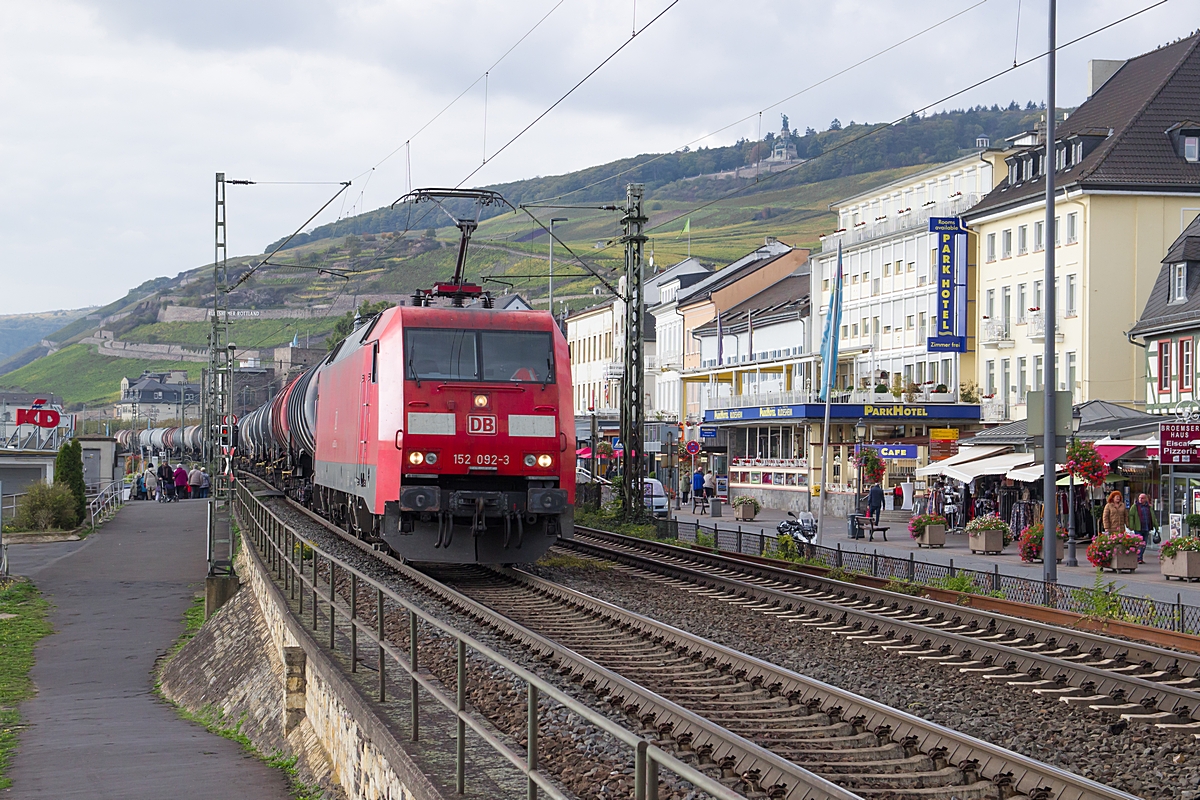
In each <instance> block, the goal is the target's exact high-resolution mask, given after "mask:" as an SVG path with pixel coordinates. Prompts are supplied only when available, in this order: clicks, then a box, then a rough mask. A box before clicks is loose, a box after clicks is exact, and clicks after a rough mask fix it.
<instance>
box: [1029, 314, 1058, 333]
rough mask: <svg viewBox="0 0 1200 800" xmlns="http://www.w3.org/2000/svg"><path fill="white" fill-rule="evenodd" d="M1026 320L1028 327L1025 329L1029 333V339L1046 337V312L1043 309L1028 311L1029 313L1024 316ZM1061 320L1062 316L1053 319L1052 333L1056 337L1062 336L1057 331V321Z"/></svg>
mask: <svg viewBox="0 0 1200 800" xmlns="http://www.w3.org/2000/svg"><path fill="white" fill-rule="evenodd" d="M1026 321H1027V322H1028V323H1029V328H1028V329H1027V331H1028V333H1029V338H1030V339H1034V340H1037V339H1045V338H1046V312H1045V311H1030V312H1029V315H1028V316H1027V317H1026ZM1061 321H1062V317H1061V316H1059V317H1058V318H1057V319H1056V320H1055V323H1054V335H1055V336H1056V337H1061V336H1062V334H1061V333H1059V331H1058V323H1059V322H1061Z"/></svg>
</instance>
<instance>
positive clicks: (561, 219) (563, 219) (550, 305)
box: [546, 217, 567, 316]
mask: <svg viewBox="0 0 1200 800" xmlns="http://www.w3.org/2000/svg"><path fill="white" fill-rule="evenodd" d="M566 221H567V218H566V217H552V218H551V219H550V302H549V303H547V304H546V307H547V308H549V309H550V316H554V223H556V222H566Z"/></svg>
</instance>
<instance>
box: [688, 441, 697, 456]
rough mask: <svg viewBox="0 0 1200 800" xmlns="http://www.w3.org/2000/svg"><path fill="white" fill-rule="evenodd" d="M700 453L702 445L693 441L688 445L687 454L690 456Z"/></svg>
mask: <svg viewBox="0 0 1200 800" xmlns="http://www.w3.org/2000/svg"><path fill="white" fill-rule="evenodd" d="M699 452H700V443H699V442H697V441H691V442H688V443H687V453H688V455H689V456H694V455H697V454H698V453H699Z"/></svg>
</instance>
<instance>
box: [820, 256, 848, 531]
mask: <svg viewBox="0 0 1200 800" xmlns="http://www.w3.org/2000/svg"><path fill="white" fill-rule="evenodd" d="M829 288H830V293H829V313H828V314H826V316H825V330H824V332H823V333H822V335H821V398H822V399H823V400H824V401H825V424H824V425H823V426H822V429H821V484H820V486H821V488H820V494H819V495H818V499H817V540H816V544H817V545H820V544H821V543H822V541H823V540H824V537H825V495H826V494H827V493H828V492H827V489H828V487H829V417H830V411H831V410H832V406H833V382H834V380H835V379H836V378H837V362H838V335H839V330H838V329H839V328H840V327H841V324H842V243H841V242H840V241H839V242H838V252H837V269H836V271H835V272H834V276H833V283H832V285H831V286H830V287H829Z"/></svg>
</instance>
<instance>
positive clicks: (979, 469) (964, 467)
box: [942, 453, 1033, 483]
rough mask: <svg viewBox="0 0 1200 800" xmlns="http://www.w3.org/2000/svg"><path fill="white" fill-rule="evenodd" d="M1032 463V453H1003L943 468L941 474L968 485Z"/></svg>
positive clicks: (1005, 473)
mask: <svg viewBox="0 0 1200 800" xmlns="http://www.w3.org/2000/svg"><path fill="white" fill-rule="evenodd" d="M1031 463H1033V453H1005V454H1003V455H999V456H992V457H991V458H981V459H979V460H977V461H968V462H967V463H965V464H957V465H954V466H950V467H945V468H944V469H943V470H942V474H943V475H945V476H946V477H947V478H953V479H954V480H956V481H959V482H960V483H970V482H971V481H973V480H975V479H976V478H978V477H979V476H981V475H1007V474H1008V471H1009V470H1010V469H1012V468H1013V467H1021V466H1025V465H1027V464H1031Z"/></svg>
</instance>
